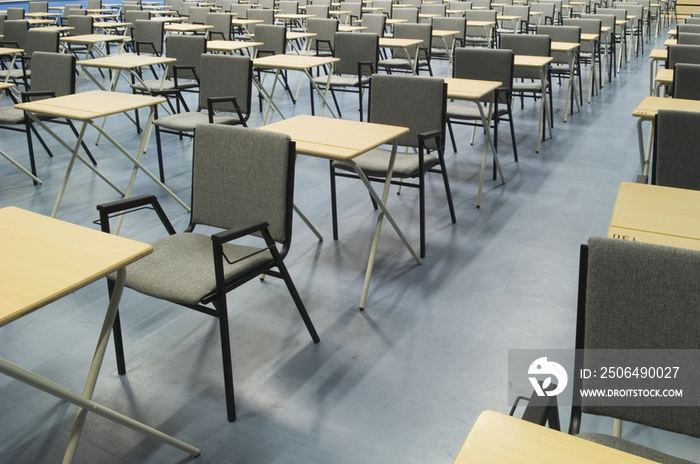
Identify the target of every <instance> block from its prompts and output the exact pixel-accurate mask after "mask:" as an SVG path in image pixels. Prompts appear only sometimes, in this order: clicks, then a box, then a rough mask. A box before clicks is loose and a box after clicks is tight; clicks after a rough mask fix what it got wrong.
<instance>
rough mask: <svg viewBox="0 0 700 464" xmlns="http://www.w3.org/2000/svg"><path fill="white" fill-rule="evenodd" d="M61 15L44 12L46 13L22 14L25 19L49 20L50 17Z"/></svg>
mask: <svg viewBox="0 0 700 464" xmlns="http://www.w3.org/2000/svg"><path fill="white" fill-rule="evenodd" d="M60 15H61V13H58V12H55V13H51V12H46V11H41V12H35V13H24V17H25V18H49V17H51V16H60Z"/></svg>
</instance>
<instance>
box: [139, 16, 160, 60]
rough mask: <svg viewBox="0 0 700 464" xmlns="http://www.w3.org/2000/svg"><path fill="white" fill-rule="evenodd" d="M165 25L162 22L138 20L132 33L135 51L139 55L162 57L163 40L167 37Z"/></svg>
mask: <svg viewBox="0 0 700 464" xmlns="http://www.w3.org/2000/svg"><path fill="white" fill-rule="evenodd" d="M163 25H164V23H163V22H162V21H150V20H144V19H137V20H136V22H135V24H134V26H133V29H132V31H131V33H132V35H133V43H134V51H135V52H136V54H137V55H141V54H148V55H156V56H161V55H162V54H163V40H164V37H165V31H164V29H163V28H164V26H163Z"/></svg>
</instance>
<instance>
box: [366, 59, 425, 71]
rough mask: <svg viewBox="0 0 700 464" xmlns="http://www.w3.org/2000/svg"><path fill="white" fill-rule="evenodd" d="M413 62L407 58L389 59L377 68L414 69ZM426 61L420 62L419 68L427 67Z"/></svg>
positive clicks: (380, 62) (380, 63) (381, 62)
mask: <svg viewBox="0 0 700 464" xmlns="http://www.w3.org/2000/svg"><path fill="white" fill-rule="evenodd" d="M410 63H411V62H409V61H408V59H406V58H389V59H388V60H380V61H379V63H378V64H377V66H379V67H380V68H405V69H412V67H411V64H410ZM427 65H428V62H427V61H426V60H418V66H427Z"/></svg>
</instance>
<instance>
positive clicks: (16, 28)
mask: <svg viewBox="0 0 700 464" xmlns="http://www.w3.org/2000/svg"><path fill="white" fill-rule="evenodd" d="M3 30H4V32H5V34H4V35H5V37H3V38H2V42H0V43H2V46H3V47H11V48H21V49H22V50H24V49H25V48H26V46H27V32H29V21H27V20H21V21H17V20H12V21H9V20H8V21H5V25H4V28H3Z"/></svg>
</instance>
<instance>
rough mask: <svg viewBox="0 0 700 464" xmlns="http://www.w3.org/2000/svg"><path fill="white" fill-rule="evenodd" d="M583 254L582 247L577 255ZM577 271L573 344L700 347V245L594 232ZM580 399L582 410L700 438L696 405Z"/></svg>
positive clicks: (579, 346) (591, 346)
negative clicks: (696, 248)
mask: <svg viewBox="0 0 700 464" xmlns="http://www.w3.org/2000/svg"><path fill="white" fill-rule="evenodd" d="M584 254H585V248H584V250H583V252H582V261H584ZM582 275H583V279H584V280H583V281H582V282H581V285H580V287H579V288H580V289H582V291H583V292H585V293H584V294H585V297H584V299H583V300H582V299H581V296H582V295H579V310H578V311H579V316H578V318H579V319H578V322H577V340H576V348H577V349H619V350H623V349H655V350H656V349H699V348H700V337H698V333H700V313H698V308H700V286H699V285H698V281H700V252H698V251H693V250H686V249H682V248H673V247H665V246H660V245H651V244H646V243H639V242H631V241H625V240H617V239H609V238H591V239H590V240H589V241H588V247H587V268H586V269H582ZM579 367H580V366H579V365H577V366H576V368H579ZM585 385H586V384H585V381H584V382H583V383H582V388H585ZM582 400H583V403H582V404H583V406H582V408H581V409H582V411H583V412H586V413H590V414H597V415H605V416H610V417H615V418H618V419H622V420H627V421H632V422H636V423H639V424H643V425H648V426H651V427H656V428H660V429H664V430H668V431H671V432H676V433H682V434H686V435H691V436H694V437H700V421H699V420H698V417H700V407H669V406H664V407H641V406H637V407H630V406H628V407H620V406H590V405H586V401H585V400H586V399H585V398H583V399H582Z"/></svg>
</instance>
